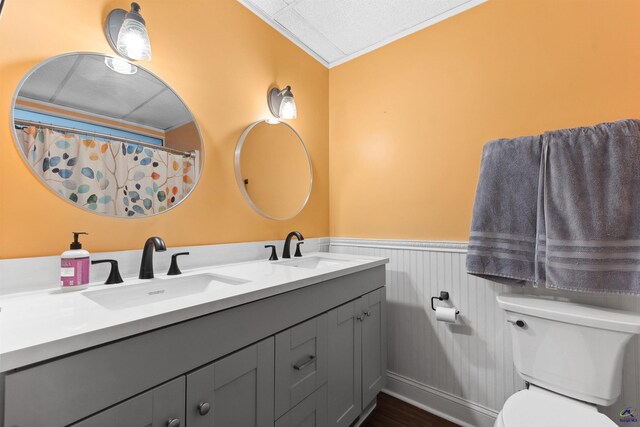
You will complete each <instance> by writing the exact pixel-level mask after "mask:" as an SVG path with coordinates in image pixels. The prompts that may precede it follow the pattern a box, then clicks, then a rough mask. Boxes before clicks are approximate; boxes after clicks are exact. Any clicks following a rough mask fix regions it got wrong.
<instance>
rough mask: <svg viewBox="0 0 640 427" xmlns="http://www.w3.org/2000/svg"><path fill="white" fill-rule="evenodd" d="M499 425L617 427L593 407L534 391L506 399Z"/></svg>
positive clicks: (544, 392) (522, 426)
mask: <svg viewBox="0 0 640 427" xmlns="http://www.w3.org/2000/svg"><path fill="white" fill-rule="evenodd" d="M502 422H503V425H504V426H505V427H540V426H545V427H617V424H616V423H614V422H613V421H611V420H610V419H609V418H607V417H606V416H605V415H603V414H601V413H599V412H598V411H597V410H596V408H595V406H592V405H589V404H586V403H583V402H579V401H577V400H574V399H571V398H568V397H565V396H561V395H559V394H556V393H552V392H550V391H546V390H541V389H537V388H533V387H532V389H530V390H523V391H520V392H518V393H516V394H514V395H513V396H511V397H510V398H509V399H507V401H506V402H505V404H504V407H503V408H502Z"/></svg>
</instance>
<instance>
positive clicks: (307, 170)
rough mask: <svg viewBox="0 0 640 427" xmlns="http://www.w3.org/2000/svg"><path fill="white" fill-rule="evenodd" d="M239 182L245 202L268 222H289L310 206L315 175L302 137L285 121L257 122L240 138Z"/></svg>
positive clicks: (236, 158)
mask: <svg viewBox="0 0 640 427" xmlns="http://www.w3.org/2000/svg"><path fill="white" fill-rule="evenodd" d="M235 168H236V180H237V181H238V186H239V187H240V191H241V192H242V194H243V196H244V197H245V200H246V201H247V203H249V205H250V206H251V207H252V208H253V209H254V210H255V211H256V212H258V213H259V214H260V215H263V216H265V217H267V218H269V219H278V220H283V219H289V218H293V217H294V216H296V215H297V214H298V213H300V211H302V209H303V208H304V207H305V205H306V204H307V201H308V200H309V195H310V194H311V186H312V182H313V173H312V171H311V158H310V157H309V153H308V152H307V147H306V146H305V145H304V142H303V141H302V138H300V135H298V133H297V132H296V131H295V130H294V129H293V128H292V127H291V126H289V125H288V124H286V123H283V122H276V123H270V122H267V121H258V122H255V123H253V124H251V125H250V126H249V127H248V128H246V129H245V131H244V132H243V133H242V136H240V140H239V141H238V145H237V146H236V156H235Z"/></svg>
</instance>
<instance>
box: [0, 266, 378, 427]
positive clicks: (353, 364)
mask: <svg viewBox="0 0 640 427" xmlns="http://www.w3.org/2000/svg"><path fill="white" fill-rule="evenodd" d="M384 279H385V271H384V266H382V265H379V266H375V267H372V268H368V269H365V270H362V271H357V272H354V273H352V274H348V275H344V276H340V277H336V278H333V279H329V280H326V281H324V282H320V283H315V284H313V285H312V286H311V285H310V286H305V287H302V288H299V289H295V290H292V291H289V292H282V293H279V294H277V295H273V296H271V297H268V298H263V299H260V300H256V301H253V302H250V303H247V304H241V305H238V306H235V307H231V308H229V309H226V310H220V311H216V312H213V313H210V314H207V315H204V316H199V317H194V318H192V319H189V320H186V321H183V322H179V323H176V324H172V325H168V326H166V327H162V328H158V329H154V330H151V331H148V332H145V333H141V334H137V335H135V336H131V337H127V338H124V339H119V340H116V341H113V342H107V343H104V344H100V345H96V346H94V347H90V348H86V349H85V350H82V351H78V352H74V353H72V354H68V355H65V356H61V357H56V358H53V359H50V360H45V361H43V362H41V363H37V364H33V365H29V366H25V367H22V368H19V369H15V370H12V371H10V372H3V373H0V427H65V426H73V427H111V426H123V427H176V426H177V425H178V422H179V425H180V427H254V426H255V427H274V426H277V427H310V426H316V427H321V426H325V425H327V426H345V427H347V426H349V425H350V424H351V423H352V422H353V421H354V420H355V419H356V418H357V417H359V416H360V415H361V413H362V411H363V410H366V409H367V408H368V407H370V405H371V403H372V401H375V395H376V394H377V393H378V391H379V390H380V389H381V388H382V386H383V385H384V378H385V375H384V374H385V371H386V360H385V354H384V350H385V335H384V334H385V331H386V328H385V327H384V319H385V317H384V316H385V305H384V295H385V288H384ZM366 313H369V315H367V314H366Z"/></svg>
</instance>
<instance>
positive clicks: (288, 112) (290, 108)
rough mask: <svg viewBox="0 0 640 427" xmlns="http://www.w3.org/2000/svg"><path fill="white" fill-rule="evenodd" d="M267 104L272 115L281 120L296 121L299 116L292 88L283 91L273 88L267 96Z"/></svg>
mask: <svg viewBox="0 0 640 427" xmlns="http://www.w3.org/2000/svg"><path fill="white" fill-rule="evenodd" d="M267 104H268V105H269V110H271V114H273V115H274V116H275V117H277V118H279V119H295V118H296V117H297V116H298V112H297V108H296V101H295V100H294V99H293V93H292V92H291V86H287V87H285V88H284V89H282V90H281V89H278V88H277V87H274V88H272V89H271V90H270V91H269V94H268V95H267Z"/></svg>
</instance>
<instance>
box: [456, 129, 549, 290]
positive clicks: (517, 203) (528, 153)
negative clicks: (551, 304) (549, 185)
mask: <svg viewBox="0 0 640 427" xmlns="http://www.w3.org/2000/svg"><path fill="white" fill-rule="evenodd" d="M541 153H542V137H541V136H527V137H520V138H515V139H498V140H495V141H492V142H489V143H488V144H486V145H485V146H484V149H483V151H482V163H481V165H480V179H479V182H478V189H477V192H476V201H475V205H474V207H473V223H472V225H471V233H470V236H469V249H468V252H467V271H468V272H469V273H471V274H474V275H477V276H480V277H484V278H486V279H489V280H493V281H495V282H500V283H511V284H524V283H526V282H535V278H536V275H535V270H536V268H535V248H536V229H537V224H536V223H537V210H538V206H537V200H538V182H539V180H540V179H539V175H540V158H541Z"/></svg>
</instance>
